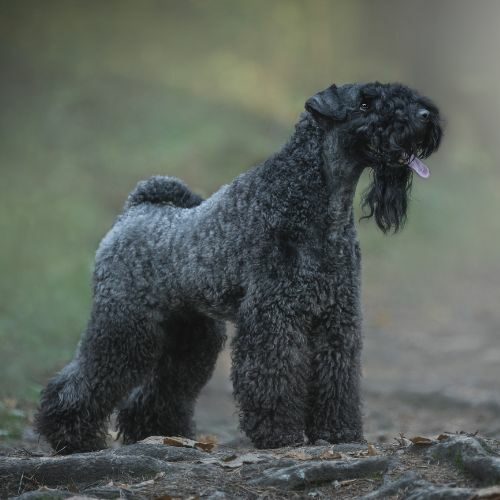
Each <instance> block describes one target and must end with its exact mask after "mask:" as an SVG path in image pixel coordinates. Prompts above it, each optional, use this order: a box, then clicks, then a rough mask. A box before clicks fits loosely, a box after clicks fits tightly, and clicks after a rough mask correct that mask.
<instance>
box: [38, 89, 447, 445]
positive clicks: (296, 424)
mask: <svg viewBox="0 0 500 500" xmlns="http://www.w3.org/2000/svg"><path fill="white" fill-rule="evenodd" d="M305 107H306V112H305V113H303V114H302V116H301V117H300V120H299V122H298V123H297V125H296V128H295V133H294V134H293V135H292V137H291V139H290V140H289V141H288V142H287V143H286V144H285V146H284V147H283V148H282V149H281V150H280V151H279V152H278V153H276V154H274V155H273V156H271V157H270V158H269V159H268V160H266V161H265V162H264V163H262V164H261V165H258V166H257V167H255V168H253V169H251V170H249V171H248V172H246V173H244V174H242V175H240V176H239V177H237V178H236V179H235V180H234V181H233V182H232V183H231V184H230V185H227V186H223V187H222V188H221V189H220V190H219V191H217V192H216V193H215V194H214V195H212V196H211V197H210V198H208V199H207V200H202V199H201V198H200V197H198V196H197V195H195V194H193V193H191V192H190V191H189V189H188V188H187V187H186V186H185V185H184V184H183V183H182V182H180V181H179V180H177V179H173V178H170V177H152V178H151V179H149V180H146V181H143V182H140V183H139V184H138V186H137V187H136V189H135V190H134V191H133V192H132V193H131V194H130V196H129V198H128V201H127V203H126V205H125V208H124V210H123V213H122V214H121V215H120V216H119V218H118V219H117V221H116V222H115V224H114V226H113V227H112V229H111V230H110V232H109V233H108V234H107V235H106V236H105V238H104V239H103V241H102V243H101V244H100V247H99V249H98V251H97V256H96V265H95V273H94V301H93V307H92V314H91V317H90V321H89V323H88V326H87V329H86V330H85V333H84V334H83V336H82V339H81V342H80V344H79V346H78V349H77V351H76V354H75V357H74V359H73V361H71V363H69V364H68V365H67V366H66V367H65V368H64V369H63V370H62V371H61V372H60V373H58V374H57V375H56V376H55V377H54V378H53V379H52V380H51V381H50V382H49V384H48V386H47V388H46V389H45V390H44V392H43V394H42V399H41V406H40V410H39V413H38V415H37V418H36V425H37V428H38V430H39V431H40V432H41V433H42V434H43V435H45V436H46V437H47V439H48V440H49V442H50V443H51V444H52V446H53V447H54V448H55V449H56V450H58V451H60V452H62V453H72V452H76V451H86V450H95V449H99V448H102V447H104V446H105V439H104V437H105V423H106V420H107V418H108V417H109V415H110V413H111V412H112V411H113V409H114V408H116V407H118V408H119V414H118V426H119V430H120V432H121V433H122V435H123V437H124V440H125V442H133V441H136V440H139V439H142V438H144V437H146V436H148V435H153V434H155V435H184V436H191V435H192V434H193V432H194V429H193V423H192V415H193V407H194V404H195V400H196V398H197V396H198V394H199V392H200V390H201V388H202V387H203V385H204V384H205V383H206V382H207V380H208V379H209V377H210V375H211V373H212V370H213V368H214V364H215V362H216V359H217V355H218V353H219V351H220V350H221V348H222V347H223V344H224V340H225V333H224V321H225V320H230V321H234V322H235V323H236V325H237V333H236V336H235V338H234V341H233V346H232V347H233V351H232V356H233V367H232V381H233V385H234V394H235V397H236V400H237V402H238V404H239V408H240V421H241V428H242V429H243V431H245V432H246V434H247V435H248V436H249V437H250V438H251V439H252V441H253V443H254V444H255V445H256V446H257V447H279V446H285V445H293V444H296V443H302V442H303V439H304V434H305V435H306V436H307V438H308V439H309V441H310V442H314V441H315V440H317V439H325V440H327V441H329V442H339V441H352V440H360V439H362V422H361V409H360V406H361V405H360V395H359V386H360V371H361V370H360V349H361V331H360V328H361V307H360V250H359V244H358V240H357V236H356V228H355V221H354V215H353V198H354V192H355V188H356V184H357V182H358V179H359V177H360V175H361V172H362V171H363V169H364V168H365V167H370V168H371V169H372V182H371V185H370V186H369V187H368V189H367V191H366V192H365V194H364V197H363V200H362V204H363V207H364V208H365V213H366V217H371V216H374V219H375V221H376V223H377V225H378V226H379V227H380V229H381V230H382V231H384V232H387V231H391V230H393V231H397V230H399V229H400V228H401V227H402V226H403V225H404V222H405V220H406V212H407V202H408V195H409V191H410V187H411V180H412V174H413V172H416V173H417V174H418V175H420V176H421V177H427V176H428V175H429V171H428V169H427V167H426V166H425V165H424V164H423V162H422V161H421V160H420V159H419V158H424V157H427V156H429V155H430V154H431V153H432V152H434V151H435V150H436V149H437V148H438V146H439V143H440V140H441V133H442V132H441V126H440V117H439V112H438V109H437V108H436V106H435V105H434V104H433V103H432V102H431V101H430V100H429V99H427V98H425V97H422V96H420V95H419V94H418V93H417V92H415V91H413V90H411V89H409V88H408V87H405V86H403V85H400V84H380V83H370V84H352V85H343V86H341V87H336V86H335V85H332V86H331V87H329V88H328V89H326V90H324V91H322V92H319V93H318V94H316V95H314V96H313V97H311V98H310V99H309V100H308V101H307V102H306V106H305Z"/></svg>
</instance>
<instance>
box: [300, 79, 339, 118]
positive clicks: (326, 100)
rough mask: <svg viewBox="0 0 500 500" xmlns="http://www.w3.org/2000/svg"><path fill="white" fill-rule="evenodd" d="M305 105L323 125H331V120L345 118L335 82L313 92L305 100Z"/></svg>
mask: <svg viewBox="0 0 500 500" xmlns="http://www.w3.org/2000/svg"><path fill="white" fill-rule="evenodd" d="M305 107H306V110H307V111H309V113H311V114H312V115H313V116H314V118H315V119H316V121H317V122H318V123H319V124H320V125H321V126H323V127H328V126H331V125H332V121H342V120H345V119H346V116H347V112H346V109H345V106H344V104H343V103H342V99H341V97H340V95H339V89H338V88H337V86H336V85H335V84H333V85H331V86H330V87H328V88H327V89H325V90H322V91H321V92H318V93H317V94H314V95H313V96H312V97H311V98H309V99H308V100H307V101H306V106H305Z"/></svg>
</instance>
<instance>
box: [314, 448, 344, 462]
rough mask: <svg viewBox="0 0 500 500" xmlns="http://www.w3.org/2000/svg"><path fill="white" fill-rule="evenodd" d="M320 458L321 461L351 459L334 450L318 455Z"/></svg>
mask: <svg viewBox="0 0 500 500" xmlns="http://www.w3.org/2000/svg"><path fill="white" fill-rule="evenodd" d="M318 458H319V459H321V460H339V459H341V458H344V459H345V458H349V457H347V456H345V455H342V453H339V452H338V451H333V450H325V451H324V452H323V453H321V455H318Z"/></svg>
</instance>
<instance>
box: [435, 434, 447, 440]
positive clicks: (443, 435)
mask: <svg viewBox="0 0 500 500" xmlns="http://www.w3.org/2000/svg"><path fill="white" fill-rule="evenodd" d="M449 438H450V436H449V434H439V436H438V437H437V438H436V439H437V440H438V441H445V440H446V439H449Z"/></svg>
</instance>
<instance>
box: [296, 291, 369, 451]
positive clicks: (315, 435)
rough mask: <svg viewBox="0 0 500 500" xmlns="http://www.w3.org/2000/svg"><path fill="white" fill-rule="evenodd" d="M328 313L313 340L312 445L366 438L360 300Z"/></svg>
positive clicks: (309, 422)
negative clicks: (361, 360)
mask: <svg viewBox="0 0 500 500" xmlns="http://www.w3.org/2000/svg"><path fill="white" fill-rule="evenodd" d="M348 297H349V294H346V295H344V296H343V299H344V300H343V304H342V307H334V308H333V309H332V310H331V311H329V312H328V313H326V317H325V318H323V319H322V321H321V324H320V325H319V327H318V329H317V330H316V331H315V332H314V333H313V335H312V337H311V341H312V342H311V343H312V351H313V352H312V363H311V366H312V374H311V379H310V385H309V408H308V415H307V426H306V434H307V437H308V438H309V440H310V441H311V442H315V441H316V440H318V439H324V440H326V441H329V442H331V443H339V442H349V441H360V440H362V439H363V426H362V415H361V398H360V377H361V362H360V357H361V344H362V339H361V314H360V313H359V307H358V304H357V300H356V299H353V301H352V303H348V302H349V300H348Z"/></svg>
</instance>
